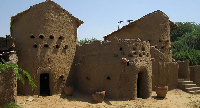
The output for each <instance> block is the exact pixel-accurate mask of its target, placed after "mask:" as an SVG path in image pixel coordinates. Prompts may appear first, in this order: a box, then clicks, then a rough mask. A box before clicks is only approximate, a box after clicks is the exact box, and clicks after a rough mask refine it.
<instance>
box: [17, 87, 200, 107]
mask: <svg viewBox="0 0 200 108" xmlns="http://www.w3.org/2000/svg"><path fill="white" fill-rule="evenodd" d="M28 98H29V96H18V97H17V103H18V105H20V106H23V107H25V108H143V107H145V108H190V107H191V103H190V102H192V101H197V100H198V101H200V94H196V95H194V94H189V93H186V92H183V91H182V90H179V89H174V90H171V91H169V92H168V93H167V97H166V98H164V99H160V98H157V97H156V93H155V92H154V91H153V93H152V96H151V97H150V98H148V99H140V98H139V99H136V100H126V99H123V100H122V99H118V100H112V99H107V98H105V100H104V102H102V103H95V102H94V101H93V99H92V96H89V95H83V94H80V93H78V92H75V93H74V94H73V96H68V97H66V98H60V95H53V96H47V97H42V96H39V97H38V96H33V101H27V99H28ZM199 103H200V102H199ZM199 108H200V107H199Z"/></svg>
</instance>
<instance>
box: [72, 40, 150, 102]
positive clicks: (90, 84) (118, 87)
mask: <svg viewBox="0 0 200 108" xmlns="http://www.w3.org/2000/svg"><path fill="white" fill-rule="evenodd" d="M122 58H124V60H122ZM125 58H126V59H125ZM150 58H151V54H150V44H149V42H146V41H144V42H141V41H140V40H139V39H138V40H133V39H122V40H114V41H112V42H109V41H103V42H102V43H101V42H99V41H95V42H93V43H91V44H84V45H83V46H77V61H76V63H75V68H76V73H75V75H76V80H75V82H76V84H75V87H76V89H77V90H79V91H81V92H83V93H88V94H91V93H93V92H94V91H98V90H106V97H108V98H128V99H135V98H137V97H139V98H148V97H149V96H151V90H152V83H151V82H152V79H151V75H152V67H151V66H152V62H151V61H150ZM128 60H129V61H128ZM138 74H139V78H138ZM138 79H139V80H138ZM137 83H138V84H139V85H137ZM137 90H138V91H137Z"/></svg>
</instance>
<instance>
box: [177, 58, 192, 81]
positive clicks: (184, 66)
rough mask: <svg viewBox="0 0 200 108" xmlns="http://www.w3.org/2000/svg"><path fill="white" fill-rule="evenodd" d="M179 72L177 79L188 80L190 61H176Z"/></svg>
mask: <svg viewBox="0 0 200 108" xmlns="http://www.w3.org/2000/svg"><path fill="white" fill-rule="evenodd" d="M177 63H178V64H179V70H178V78H188V79H189V78H190V67H189V65H190V61H189V60H186V61H178V62H177Z"/></svg>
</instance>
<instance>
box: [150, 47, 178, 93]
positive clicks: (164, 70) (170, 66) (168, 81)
mask: <svg viewBox="0 0 200 108" xmlns="http://www.w3.org/2000/svg"><path fill="white" fill-rule="evenodd" d="M151 55H152V57H154V59H155V61H153V62H152V65H153V66H152V68H153V69H152V74H153V78H152V84H153V85H152V88H153V90H155V87H156V86H168V87H169V90H171V89H175V88H176V87H177V84H178V82H177V80H178V69H179V65H178V63H176V62H170V60H169V58H168V57H167V56H165V55H164V54H163V53H161V52H160V51H159V50H158V49H157V48H155V47H154V46H152V47H151Z"/></svg>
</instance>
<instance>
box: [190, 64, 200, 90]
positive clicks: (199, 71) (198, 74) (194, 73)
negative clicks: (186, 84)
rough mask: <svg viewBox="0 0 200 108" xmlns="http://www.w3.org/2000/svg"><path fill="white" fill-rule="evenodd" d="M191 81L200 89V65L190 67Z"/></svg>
mask: <svg viewBox="0 0 200 108" xmlns="http://www.w3.org/2000/svg"><path fill="white" fill-rule="evenodd" d="M190 80H191V81H193V82H194V83H195V84H197V86H199V87H200V65H196V66H190Z"/></svg>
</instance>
